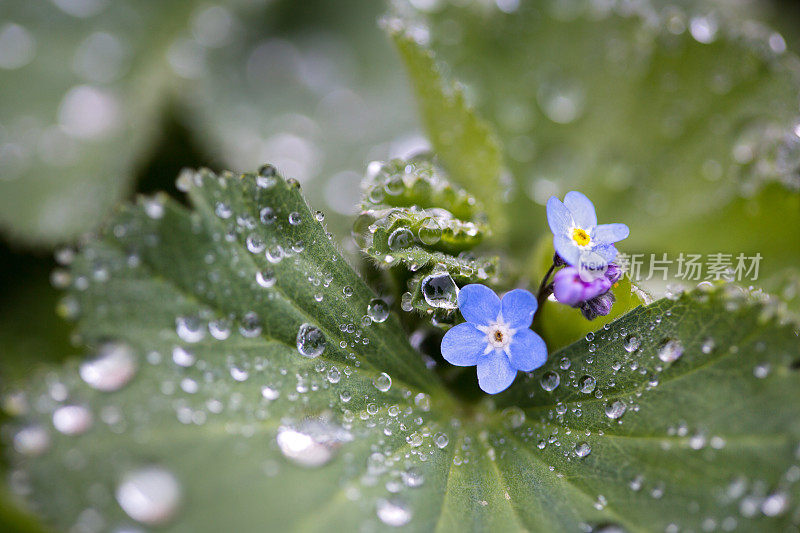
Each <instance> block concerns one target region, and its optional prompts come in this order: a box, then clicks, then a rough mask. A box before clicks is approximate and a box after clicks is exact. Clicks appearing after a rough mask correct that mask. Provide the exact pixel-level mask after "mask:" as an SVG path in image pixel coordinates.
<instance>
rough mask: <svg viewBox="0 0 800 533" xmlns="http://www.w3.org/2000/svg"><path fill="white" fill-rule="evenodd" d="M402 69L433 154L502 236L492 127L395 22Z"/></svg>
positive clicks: (391, 27)
mask: <svg viewBox="0 0 800 533" xmlns="http://www.w3.org/2000/svg"><path fill="white" fill-rule="evenodd" d="M386 27H387V30H388V31H389V33H390V35H391V36H392V38H393V39H394V42H395V44H396V45H397V48H398V50H399V51H400V56H401V57H402V58H403V61H404V62H405V64H406V68H407V69H408V72H409V74H410V75H411V83H412V86H413V89H414V94H415V96H416V99H417V105H418V107H419V110H420V116H421V117H422V122H423V124H424V126H425V128H426V130H427V132H428V136H429V137H430V141H431V143H432V144H433V147H434V150H435V152H436V153H437V154H438V155H439V157H440V158H441V159H442V163H443V164H444V166H445V168H446V169H447V171H448V172H449V173H450V176H452V179H453V181H455V182H456V183H459V184H461V185H463V186H464V187H466V188H467V189H469V190H470V191H472V192H473V193H474V194H476V195H478V196H479V197H480V198H483V199H484V201H485V203H486V206H487V208H488V209H489V215H490V217H491V222H492V224H493V226H494V227H495V228H496V231H498V232H499V231H503V230H505V228H506V225H507V222H508V221H507V218H506V216H505V215H504V213H503V210H502V208H501V207H500V204H499V200H500V199H501V198H502V194H503V192H504V190H503V187H502V185H503V184H502V181H501V178H502V177H503V175H504V171H505V169H504V166H503V154H502V150H501V148H500V143H499V141H498V139H497V137H496V135H495V133H494V132H493V131H492V129H491V126H489V125H488V124H487V123H486V122H484V121H483V120H481V119H480V118H478V116H477V115H476V114H475V113H474V111H473V110H472V109H471V108H470V106H468V105H467V102H466V100H465V95H464V93H463V91H462V89H461V88H460V87H458V86H456V85H454V84H453V83H452V82H448V81H445V80H444V79H443V75H442V73H441V72H440V71H439V69H438V68H437V67H436V64H435V61H434V58H433V55H432V54H431V53H430V52H429V51H427V50H425V49H424V48H422V47H421V46H420V45H419V44H418V43H417V42H415V41H414V39H413V38H412V37H411V36H409V30H408V29H407V28H405V27H403V25H402V22H401V21H399V20H390V21H389V22H387V25H386Z"/></svg>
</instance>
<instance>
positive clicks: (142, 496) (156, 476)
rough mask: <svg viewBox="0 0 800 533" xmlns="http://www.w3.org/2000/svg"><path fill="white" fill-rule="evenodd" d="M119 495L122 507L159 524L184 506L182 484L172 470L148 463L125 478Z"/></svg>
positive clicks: (144, 520) (142, 519)
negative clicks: (148, 464)
mask: <svg viewBox="0 0 800 533" xmlns="http://www.w3.org/2000/svg"><path fill="white" fill-rule="evenodd" d="M116 498H117V502H118V503H119V505H120V507H122V510H123V511H125V512H126V513H127V514H128V516H130V517H131V518H133V519H134V520H136V521H137V522H141V523H142V524H147V525H149V526H159V525H164V524H166V523H167V522H169V521H170V520H171V519H172V518H173V517H174V516H175V513H176V512H177V510H178V507H179V506H180V501H181V486H180V484H179V483H178V480H177V479H176V478H175V476H174V475H172V473H171V472H168V471H167V470H164V469H163V468H160V467H157V466H148V467H145V468H142V469H140V470H136V471H134V472H131V473H129V474H127V475H126V476H125V477H124V478H122V481H121V482H120V484H119V485H118V486H117V490H116Z"/></svg>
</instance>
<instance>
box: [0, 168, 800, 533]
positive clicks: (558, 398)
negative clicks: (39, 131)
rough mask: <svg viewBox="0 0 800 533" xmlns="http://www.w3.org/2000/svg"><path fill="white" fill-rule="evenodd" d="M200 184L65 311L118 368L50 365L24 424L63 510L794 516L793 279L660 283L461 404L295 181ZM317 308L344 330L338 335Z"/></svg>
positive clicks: (90, 257)
mask: <svg viewBox="0 0 800 533" xmlns="http://www.w3.org/2000/svg"><path fill="white" fill-rule="evenodd" d="M179 183H180V184H181V186H182V187H183V188H184V189H188V192H189V196H190V199H191V201H192V204H193V205H194V211H191V212H190V211H188V210H187V209H186V208H183V207H181V206H178V205H176V204H175V203H174V202H172V201H168V200H165V199H163V198H160V197H156V198H150V199H143V200H141V201H140V202H139V204H138V205H137V206H135V207H128V208H125V209H123V210H122V211H121V212H120V213H119V214H118V215H117V216H116V217H115V219H114V220H113V222H112V223H111V224H110V225H109V226H108V229H107V231H106V232H105V233H104V234H103V236H102V237H101V238H99V239H98V240H95V241H93V242H91V243H89V244H88V245H87V246H86V247H85V248H84V249H83V250H82V251H81V253H80V254H79V256H78V257H77V259H76V260H75V262H74V265H73V279H74V282H73V287H72V288H71V290H70V294H69V299H68V300H67V302H65V306H64V308H65V309H67V310H70V311H71V313H72V314H73V316H75V317H76V318H77V320H78V332H79V334H80V335H81V337H82V338H83V340H84V341H85V342H87V343H88V344H89V345H90V346H92V347H94V350H95V351H94V352H93V353H92V355H93V356H97V355H101V356H105V357H110V359H105V362H106V363H108V365H107V366H102V365H97V364H96V361H95V364H92V365H90V366H88V367H87V366H85V363H84V365H83V366H81V365H79V364H78V363H77V362H73V363H70V364H68V365H66V366H65V367H64V368H63V369H61V370H58V371H52V372H48V373H47V374H45V375H44V376H41V377H34V378H31V383H30V386H29V389H28V391H27V395H26V398H27V403H28V405H29V406H30V408H29V411H28V413H27V415H25V416H24V417H22V418H21V419H19V420H18V421H17V422H16V423H15V425H14V427H13V428H6V431H4V434H7V435H9V436H11V437H12V442H13V443H14V445H15V446H16V448H17V450H18V452H17V453H14V454H13V455H12V457H11V459H12V461H13V463H14V468H15V471H17V472H20V474H18V477H19V478H20V479H24V480H25V485H24V486H28V487H30V491H31V492H30V494H29V500H30V501H31V503H32V504H33V505H34V507H35V508H36V509H38V510H39V512H40V513H42V514H43V515H44V516H45V517H46V519H47V520H48V522H49V523H50V524H52V525H54V526H56V527H57V528H59V529H68V528H71V527H74V526H75V527H77V526H80V527H83V526H86V525H87V524H89V525H91V526H92V527H95V528H99V529H114V528H123V527H130V526H131V525H132V524H133V519H134V518H137V519H138V520H140V521H142V522H144V525H145V526H147V525H156V524H159V525H163V526H164V527H165V529H166V530H174V531H219V530H222V529H225V530H234V531H252V530H257V529H264V528H269V529H276V530H302V531H312V530H320V531H322V530H329V529H330V525H331V524H336V527H337V528H341V529H344V530H360V529H389V528H388V526H390V525H401V524H406V523H407V524H408V528H409V529H412V530H418V531H430V530H434V529H438V530H441V531H451V530H463V529H464V528H465V527H467V528H470V529H475V530H487V529H491V530H502V531H508V530H522V529H527V530H553V529H556V530H569V531H575V530H581V529H589V528H598V529H599V528H601V527H607V526H612V525H614V526H619V527H621V528H625V529H627V530H631V531H645V530H648V531H649V530H657V531H663V530H665V529H673V528H678V529H681V530H684V529H685V530H689V529H691V530H695V531H697V530H701V529H702V528H704V527H705V528H708V527H709V524H714V525H715V526H716V527H721V528H725V529H730V528H731V527H733V526H736V527H737V528H738V529H740V530H753V531H764V530H776V531H780V530H786V529H788V528H790V527H791V526H792V525H793V524H794V521H795V520H796V506H797V502H798V497H800V493H798V484H797V482H796V481H797V474H796V470H797V467H796V449H797V444H798V441H799V440H800V417H799V416H798V408H797V406H798V405H800V382H799V381H800V376H799V375H798V373H797V362H798V361H799V360H800V350H798V345H799V343H798V334H799V333H798V326H797V325H796V323H781V322H780V321H779V317H778V316H776V314H775V308H774V307H773V305H772V303H771V302H769V301H767V302H766V303H765V302H763V301H761V300H759V299H756V298H755V297H751V296H749V295H747V294H745V293H743V292H737V290H736V289H735V287H732V286H727V287H723V288H719V289H714V288H710V289H708V290H703V291H700V290H698V291H695V292H693V293H689V294H685V295H683V296H681V297H680V298H679V299H678V300H676V301H670V300H660V301H658V302H656V303H654V304H651V305H649V306H646V307H640V308H637V309H635V310H634V311H632V312H631V313H629V314H628V315H626V316H624V317H622V318H620V319H619V320H617V321H615V322H613V323H611V324H609V325H607V326H606V327H604V328H602V329H600V330H599V331H598V332H596V333H594V334H593V335H592V336H591V338H588V337H587V340H585V341H579V342H577V343H575V344H573V345H571V346H569V347H568V348H566V349H565V350H562V351H559V352H557V353H553V354H551V356H550V358H549V361H548V363H547V364H546V366H545V367H544V368H542V369H541V370H540V371H537V372H536V373H534V374H532V375H530V376H526V375H520V376H519V377H518V379H517V381H516V383H515V384H514V385H513V386H512V387H511V389H509V390H508V391H507V392H505V393H503V394H501V395H499V396H496V397H492V398H484V400H482V401H480V402H479V403H476V404H467V403H463V404H462V403H460V402H462V400H456V399H455V398H454V397H451V396H450V395H449V394H447V393H446V392H445V391H444V390H443V388H442V386H441V385H440V384H439V382H438V381H437V380H436V379H435V378H434V374H433V373H432V372H431V371H429V370H427V369H426V368H425V366H424V364H423V362H422V359H421V357H420V356H419V355H418V354H416V353H415V352H414V350H413V349H412V348H411V347H410V346H409V344H408V342H407V340H406V335H405V333H404V332H403V330H402V329H401V328H400V326H399V323H398V321H397V319H396V317H395V316H389V317H388V318H387V319H386V320H385V321H383V322H381V320H382V319H383V316H382V315H381V314H377V313H373V315H374V316H375V317H376V320H377V321H372V320H366V319H364V316H370V315H369V311H368V307H369V305H370V302H371V300H372V299H373V298H374V297H375V295H374V294H373V293H372V292H371V291H370V289H368V288H367V287H366V286H365V285H364V284H363V283H362V282H361V281H360V279H359V278H358V276H357V275H356V274H355V272H353V270H352V269H351V268H350V267H349V266H348V265H347V264H346V262H345V261H344V259H342V257H341V255H339V254H338V252H337V251H336V248H335V246H334V245H333V244H332V243H331V241H330V239H329V238H328V236H327V235H326V233H325V230H324V228H323V227H322V225H321V224H320V223H319V222H318V221H317V219H316V217H315V215H314V213H313V212H312V211H311V210H310V209H309V208H308V207H307V205H306V204H305V202H304V200H303V199H302V198H301V196H300V193H299V190H298V186H297V185H296V183H295V182H292V181H284V180H283V179H281V178H278V177H277V176H274V175H272V173H271V171H270V169H268V168H266V169H264V171H263V172H262V174H261V175H258V176H256V175H245V176H243V177H241V178H237V177H235V176H233V175H224V176H215V175H213V174H211V173H209V172H200V173H196V174H195V173H192V174H186V175H184V176H182V178H181V179H180V180H179ZM265 210H266V211H265ZM269 210H271V211H269ZM262 218H263V221H262ZM301 242H302V244H300V243H301ZM278 246H280V247H281V250H283V253H282V254H280V253H279V252H278ZM253 251H255V252H253ZM281 255H282V257H281V259H280V260H279V261H275V260H276V259H277V258H278V257H279V256H281ZM269 258H272V260H270V259H269ZM270 271H271V272H270ZM259 273H261V275H260V276H259ZM259 280H260V281H259ZM273 280H274V283H273ZM262 285H268V286H267V287H265V286H262ZM373 311H374V308H373ZM303 324H312V325H313V326H315V327H316V328H319V332H321V333H322V334H323V335H324V337H325V341H326V342H325V347H324V349H323V350H322V352H321V354H319V356H318V357H316V358H309V357H304V356H303V355H302V354H301V353H300V352H299V351H298V348H297V345H296V343H297V336H298V333H299V332H300V331H301V330H303V331H304V332H305V333H309V331H308V330H307V328H306V329H304V328H303ZM319 332H317V331H312V332H311V333H315V334H317V333H319ZM312 337H313V335H312ZM308 340H309V342H310V344H307V345H305V348H303V351H304V352H306V354H307V355H313V354H315V353H316V352H317V351H318V350H314V349H313V348H314V347H316V348H319V346H320V345H319V342H318V341H319V337H318V336H317V337H316V341H317V342H316V343H311V341H312V340H313V339H308ZM365 341H368V342H365ZM312 344H313V346H312ZM132 362H133V363H134V364H133V365H132V364H131V363H132ZM334 367H335V369H334ZM81 368H82V371H81ZM134 368H135V369H136V370H135V372H133V369H134ZM383 372H386V373H388V375H389V376H390V378H391V384H389V381H388V379H387V376H384V375H383V374H382V373H383ZM553 373H558V375H559V380H558V381H559V384H558V386H557V387H555V388H553V386H552V385H553V384H554V382H555V376H554V374H553ZM79 375H83V378H84V380H85V381H84V380H82V379H81V377H79ZM586 376H590V377H591V378H592V379H593V380H594V384H593V385H592V386H590V383H589V381H587V380H586ZM542 379H544V380H545V381H544V382H545V384H546V385H547V384H549V385H548V386H547V388H548V389H551V390H550V391H545V390H543V388H542V386H541V385H540V380H542ZM89 384H92V385H93V387H95V388H92V387H90V386H89ZM97 388H99V389H101V390H97ZM65 406H78V407H72V408H66V407H65ZM623 406H624V408H623ZM89 417H91V420H92V424H91V426H90V427H89V425H88V424H87V421H88V420H89ZM54 426H55V427H54ZM56 427H57V428H60V429H56ZM25 428H27V431H28V433H19V432H18V431H19V430H24V429H25ZM31 428H39V429H38V430H37V429H31ZM37 431H38V433H37ZM69 433H74V434H69ZM48 440H49V442H48ZM123 508H124V509H126V510H127V513H126V512H125V511H123ZM671 524H674V526H673V525H671ZM794 525H796V524H794ZM87 527H88V526H87Z"/></svg>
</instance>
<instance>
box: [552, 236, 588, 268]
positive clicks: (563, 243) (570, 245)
mask: <svg viewBox="0 0 800 533" xmlns="http://www.w3.org/2000/svg"><path fill="white" fill-rule="evenodd" d="M553 248H555V249H556V253H557V254H558V255H559V256H560V257H561V259H563V260H564V262H565V263H567V264H568V265H572V266H575V265H577V264H578V260H579V259H580V257H581V250H580V248H578V245H577V244H575V241H573V240H572V239H570V238H569V237H567V236H566V235H554V236H553Z"/></svg>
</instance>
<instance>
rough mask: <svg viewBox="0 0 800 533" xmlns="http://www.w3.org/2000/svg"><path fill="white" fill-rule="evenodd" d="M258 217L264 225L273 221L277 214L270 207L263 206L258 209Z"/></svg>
mask: <svg viewBox="0 0 800 533" xmlns="http://www.w3.org/2000/svg"><path fill="white" fill-rule="evenodd" d="M258 214H259V217H260V218H261V223H262V224H265V225H269V224H272V223H274V222H275V220H276V219H277V218H278V216H277V215H276V214H275V210H274V209H272V208H271V207H263V208H261V211H259V213H258Z"/></svg>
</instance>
